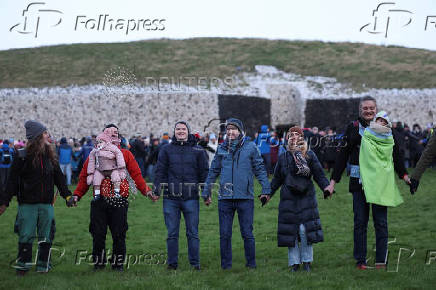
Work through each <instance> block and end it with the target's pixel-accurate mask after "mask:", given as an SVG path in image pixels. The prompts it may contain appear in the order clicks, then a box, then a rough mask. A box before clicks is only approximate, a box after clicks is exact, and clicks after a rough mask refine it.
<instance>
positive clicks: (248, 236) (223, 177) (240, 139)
mask: <svg viewBox="0 0 436 290" xmlns="http://www.w3.org/2000/svg"><path fill="white" fill-rule="evenodd" d="M226 136H227V139H226V141H225V142H224V143H222V144H221V145H220V146H218V150H217V153H216V154H215V157H214V159H213V161H212V164H211V166H210V170H209V175H208V176H207V180H206V185H205V187H204V191H203V194H202V197H203V198H204V201H205V204H206V205H209V204H210V203H211V197H210V196H211V188H212V185H213V183H214V182H215V180H216V179H217V177H218V176H219V175H220V187H219V196H218V213H219V223H220V252H221V268H223V269H230V268H231V267H232V225H233V217H234V216H235V212H238V218H239V227H240V229H241V235H242V238H243V239H244V250H245V259H246V265H245V266H246V267H248V268H256V258H255V252H256V251H255V241H254V236H253V218H254V189H253V184H254V180H253V177H254V176H256V178H257V179H258V180H259V182H260V184H261V186H262V195H261V198H266V200H267V201H268V200H269V197H270V193H271V186H270V183H269V181H268V177H267V174H266V169H265V165H264V163H263V159H262V156H261V155H260V152H259V149H258V148H257V147H256V144H254V142H251V141H250V138H249V137H245V136H244V125H243V124H242V122H241V121H240V120H238V119H234V118H230V119H228V120H227V122H226Z"/></svg>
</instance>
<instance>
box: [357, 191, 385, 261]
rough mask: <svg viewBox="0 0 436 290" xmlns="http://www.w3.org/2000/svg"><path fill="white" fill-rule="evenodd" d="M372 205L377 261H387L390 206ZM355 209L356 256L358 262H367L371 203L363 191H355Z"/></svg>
mask: <svg viewBox="0 0 436 290" xmlns="http://www.w3.org/2000/svg"><path fill="white" fill-rule="evenodd" d="M371 205H372V219H373V221H374V228H375V250H376V252H375V253H376V257H375V262H376V263H386V262H387V251H388V208H387V207H386V206H382V205H377V204H371ZM353 211H354V258H355V259H356V262H357V264H366V252H367V242H366V234H367V229H368V220H369V203H367V202H366V198H365V194H364V192H363V191H361V192H353Z"/></svg>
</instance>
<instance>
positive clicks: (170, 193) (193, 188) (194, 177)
mask: <svg viewBox="0 0 436 290" xmlns="http://www.w3.org/2000/svg"><path fill="white" fill-rule="evenodd" d="M208 170H209V164H208V161H207V156H206V152H205V151H204V149H203V148H202V147H200V146H198V145H197V143H196V141H195V137H194V136H193V135H189V137H188V141H186V142H183V141H177V139H176V138H175V137H173V139H172V142H171V143H170V144H167V145H164V146H162V148H161V149H160V150H159V156H158V159H157V163H156V173H155V180H154V185H155V189H157V190H156V191H155V193H156V194H160V193H161V191H162V190H163V194H164V198H168V199H176V200H190V199H198V197H199V183H204V181H205V180H206V177H207V173H208Z"/></svg>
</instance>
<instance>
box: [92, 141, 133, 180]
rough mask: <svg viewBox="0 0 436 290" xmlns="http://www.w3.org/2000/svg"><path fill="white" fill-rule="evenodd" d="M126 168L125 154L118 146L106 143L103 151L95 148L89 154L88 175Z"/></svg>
mask: <svg viewBox="0 0 436 290" xmlns="http://www.w3.org/2000/svg"><path fill="white" fill-rule="evenodd" d="M125 167H126V162H125V161H124V157H123V154H122V153H121V150H120V149H118V147H117V146H115V145H114V144H111V143H106V144H105V145H104V146H103V147H102V148H101V149H99V148H95V149H93V150H92V151H91V153H90V154H89V163H88V172H87V173H88V174H93V173H94V172H95V170H99V171H105V170H114V169H123V168H125Z"/></svg>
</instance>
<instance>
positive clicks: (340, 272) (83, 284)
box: [0, 169, 436, 290]
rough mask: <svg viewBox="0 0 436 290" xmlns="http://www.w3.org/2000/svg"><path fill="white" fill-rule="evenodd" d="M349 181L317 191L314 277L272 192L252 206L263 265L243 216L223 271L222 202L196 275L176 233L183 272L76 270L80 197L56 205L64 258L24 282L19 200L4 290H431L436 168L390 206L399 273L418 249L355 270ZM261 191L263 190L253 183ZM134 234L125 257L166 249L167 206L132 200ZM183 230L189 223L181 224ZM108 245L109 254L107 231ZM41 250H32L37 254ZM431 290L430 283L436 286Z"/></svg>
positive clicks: (1, 277)
mask: <svg viewBox="0 0 436 290" xmlns="http://www.w3.org/2000/svg"><path fill="white" fill-rule="evenodd" d="M347 186H348V179H347V178H344V180H343V182H341V183H340V184H338V186H337V188H336V189H337V194H336V195H335V196H334V198H333V199H332V200H323V199H322V198H321V196H320V195H321V194H320V193H319V196H318V198H319V200H318V202H319V211H320V215H321V221H322V224H323V228H324V235H325V242H323V243H319V244H316V245H315V246H314V264H313V272H312V273H309V274H308V273H303V272H301V273H296V274H291V273H289V271H288V267H287V249H286V248H278V247H277V245H276V230H277V205H278V201H279V196H278V195H276V196H275V197H274V198H273V200H272V201H271V203H270V204H268V205H267V206H266V207H265V208H261V207H260V203H259V202H256V206H255V221H254V234H255V237H256V257H257V264H258V268H257V269H256V270H251V271H250V270H247V269H245V267H244V264H245V259H244V253H243V242H242V239H241V236H240V232H239V225H238V222H237V219H236V221H235V223H234V231H233V269H232V270H230V271H222V270H221V269H220V255H219V229H218V213H217V202H216V200H214V201H213V204H212V205H211V206H210V207H209V208H208V207H205V206H204V205H201V208H200V228H199V234H200V239H201V249H200V254H201V264H202V267H203V270H202V271H201V272H195V271H192V270H191V269H190V267H189V263H188V260H187V245H186V237H185V234H184V233H185V228H184V226H182V227H181V231H180V254H179V269H178V270H177V271H176V272H174V271H171V272H169V271H167V270H166V266H165V265H145V264H143V265H133V266H131V267H130V269H129V270H127V271H125V272H124V273H115V272H112V271H111V270H109V269H106V270H104V271H102V272H97V273H94V272H93V271H92V267H91V266H89V265H86V264H81V265H75V258H76V252H77V250H88V251H91V248H92V240H91V235H90V234H89V233H88V224H89V206H90V195H89V193H88V195H87V196H85V197H84V198H83V200H82V201H81V202H80V204H79V207H77V208H73V209H69V208H66V207H65V204H64V202H63V200H61V199H58V200H57V203H56V205H55V207H56V208H55V215H56V222H57V233H56V238H55V246H56V247H58V248H60V249H63V248H64V249H65V255H64V257H63V258H62V259H59V258H58V257H57V255H56V254H55V255H54V259H53V261H54V262H55V263H56V264H57V265H56V266H55V267H54V268H53V270H52V271H51V272H50V273H49V274H46V275H41V274H37V273H36V272H34V271H32V272H30V273H29V274H28V275H27V276H26V277H16V276H15V272H14V270H13V269H12V268H10V266H9V262H10V261H12V260H14V259H15V257H16V251H17V236H16V235H15V234H14V233H13V222H14V219H15V214H16V210H17V203H16V202H15V201H13V202H12V204H11V206H10V208H9V209H8V210H7V211H6V212H5V214H4V215H3V216H1V217H0V227H1V228H2V231H1V233H2V243H1V245H0V257H1V260H0V269H1V271H0V281H1V283H0V289H18V288H21V289H25V288H27V289H29V288H30V289H33V290H36V289H120V288H121V287H128V288H137V289H147V288H152V289H157V288H159V289H182V288H186V289H229V288H234V289H284V288H318V287H322V288H339V289H343V288H347V289H348V288H368V289H369V288H371V289H374V288H377V289H393V288H394V289H398V288H403V289H418V288H419V289H422V288H433V287H434V284H435V282H436V261H433V263H431V264H430V265H426V264H425V262H426V255H427V251H428V250H436V244H435V238H436V232H435V230H436V219H435V213H434V209H435V208H436V199H435V197H434V193H435V191H434V188H435V187H436V171H435V170H430V169H429V170H428V172H427V173H426V174H425V175H424V178H423V179H422V181H421V185H420V189H419V191H418V193H417V194H416V195H415V196H411V195H410V194H409V193H408V190H407V188H406V186H405V185H403V184H400V189H401V191H402V193H403V196H404V199H405V202H404V204H402V205H401V206H399V207H397V208H392V209H390V210H389V217H388V220H389V236H390V240H394V239H396V242H395V243H393V244H390V246H389V250H390V253H391V256H390V265H389V269H388V270H389V271H394V270H395V268H396V262H395V261H396V259H397V254H398V250H399V248H400V247H403V248H410V249H415V254H414V255H413V257H411V258H409V259H407V257H408V256H409V253H408V252H404V251H403V254H402V255H403V257H402V258H401V260H400V263H399V268H398V272H389V271H381V270H379V271H375V270H369V271H358V270H356V269H355V267H354V263H355V262H354V260H353V256H352V252H353V251H352V249H353V213H352V199H351V195H350V194H349V193H347V189H348V187H347ZM256 189H257V190H256V191H257V192H258V191H259V189H260V188H259V185H258V184H257V185H256ZM128 220H129V231H128V232H127V253H129V254H136V255H138V254H145V253H156V254H159V253H164V254H165V253H166V244H165V239H166V229H165V225H164V221H163V215H162V200H159V202H158V203H157V204H153V203H152V202H151V201H149V200H148V199H145V198H144V197H142V196H137V197H136V199H134V200H132V201H131V204H130V207H129V218H128ZM182 224H183V223H182ZM368 229H369V230H368V253H369V257H371V258H372V259H371V261H370V264H371V263H373V261H374V252H373V244H374V241H375V238H374V229H373V226H372V220H371V219H370V224H369V228H368ZM107 247H108V248H111V238H110V236H109V235H108V243H107ZM34 252H35V248H34ZM432 285H433V286H432Z"/></svg>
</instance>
